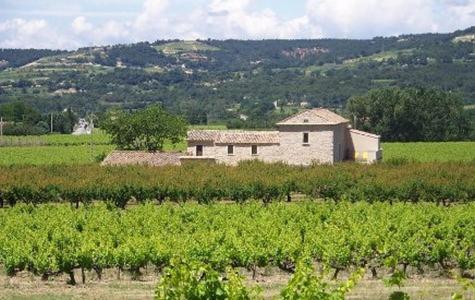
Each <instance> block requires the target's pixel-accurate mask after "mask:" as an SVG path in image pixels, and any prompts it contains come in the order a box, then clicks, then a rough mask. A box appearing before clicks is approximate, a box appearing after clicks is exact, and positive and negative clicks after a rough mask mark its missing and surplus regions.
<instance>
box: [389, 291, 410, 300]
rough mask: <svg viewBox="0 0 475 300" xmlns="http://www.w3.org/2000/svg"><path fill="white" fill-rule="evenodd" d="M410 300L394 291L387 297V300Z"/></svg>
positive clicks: (403, 294)
mask: <svg viewBox="0 0 475 300" xmlns="http://www.w3.org/2000/svg"><path fill="white" fill-rule="evenodd" d="M409 299H411V298H410V297H409V295H408V294H407V293H404V292H401V291H396V292H393V293H391V295H389V300H409Z"/></svg>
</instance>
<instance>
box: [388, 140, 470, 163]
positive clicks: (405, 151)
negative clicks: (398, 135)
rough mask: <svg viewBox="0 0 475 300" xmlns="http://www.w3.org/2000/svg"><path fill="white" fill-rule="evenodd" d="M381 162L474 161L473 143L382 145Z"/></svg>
mask: <svg viewBox="0 0 475 300" xmlns="http://www.w3.org/2000/svg"><path fill="white" fill-rule="evenodd" d="M382 147H383V161H389V160H394V159H405V160H409V161H411V160H414V161H420V162H429V161H475V142H440V143H435V142H434V143H430V142H420V143H383V144H382Z"/></svg>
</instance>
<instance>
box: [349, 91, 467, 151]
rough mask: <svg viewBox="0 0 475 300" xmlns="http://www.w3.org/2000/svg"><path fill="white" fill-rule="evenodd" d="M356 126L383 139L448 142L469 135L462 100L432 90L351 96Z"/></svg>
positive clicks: (351, 108)
mask: <svg viewBox="0 0 475 300" xmlns="http://www.w3.org/2000/svg"><path fill="white" fill-rule="evenodd" d="M347 110H348V111H349V113H350V120H353V121H354V122H353V123H354V124H353V126H354V127H355V128H357V129H362V130H367V131H370V132H374V133H377V134H380V135H381V137H382V139H383V140H384V141H403V142H407V141H450V140H461V139H467V138H468V137H469V136H470V125H469V120H468V118H466V115H465V112H464V109H463V101H462V98H461V97H460V96H457V95H456V94H454V93H450V92H443V91H440V90H436V89H422V88H421V89H416V88H407V89H400V88H385V89H377V90H372V91H370V92H368V93H367V94H366V95H363V96H355V97H352V98H351V99H350V100H349V101H348V104H347Z"/></svg>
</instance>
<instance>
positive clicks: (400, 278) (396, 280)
mask: <svg viewBox="0 0 475 300" xmlns="http://www.w3.org/2000/svg"><path fill="white" fill-rule="evenodd" d="M404 280H406V274H405V273H404V272H403V271H400V270H397V271H395V272H393V273H392V274H391V276H389V278H387V279H384V284H385V285H386V286H390V287H391V286H397V287H399V288H401V286H403V284H404Z"/></svg>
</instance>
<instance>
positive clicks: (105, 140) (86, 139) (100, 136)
mask: <svg viewBox="0 0 475 300" xmlns="http://www.w3.org/2000/svg"><path fill="white" fill-rule="evenodd" d="M91 143H92V144H95V145H107V144H110V138H109V136H108V135H107V134H105V133H103V132H102V131H100V130H96V131H95V132H94V134H92V135H71V134H45V135H31V136H2V137H0V147H16V146H78V145H89V144H91Z"/></svg>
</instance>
